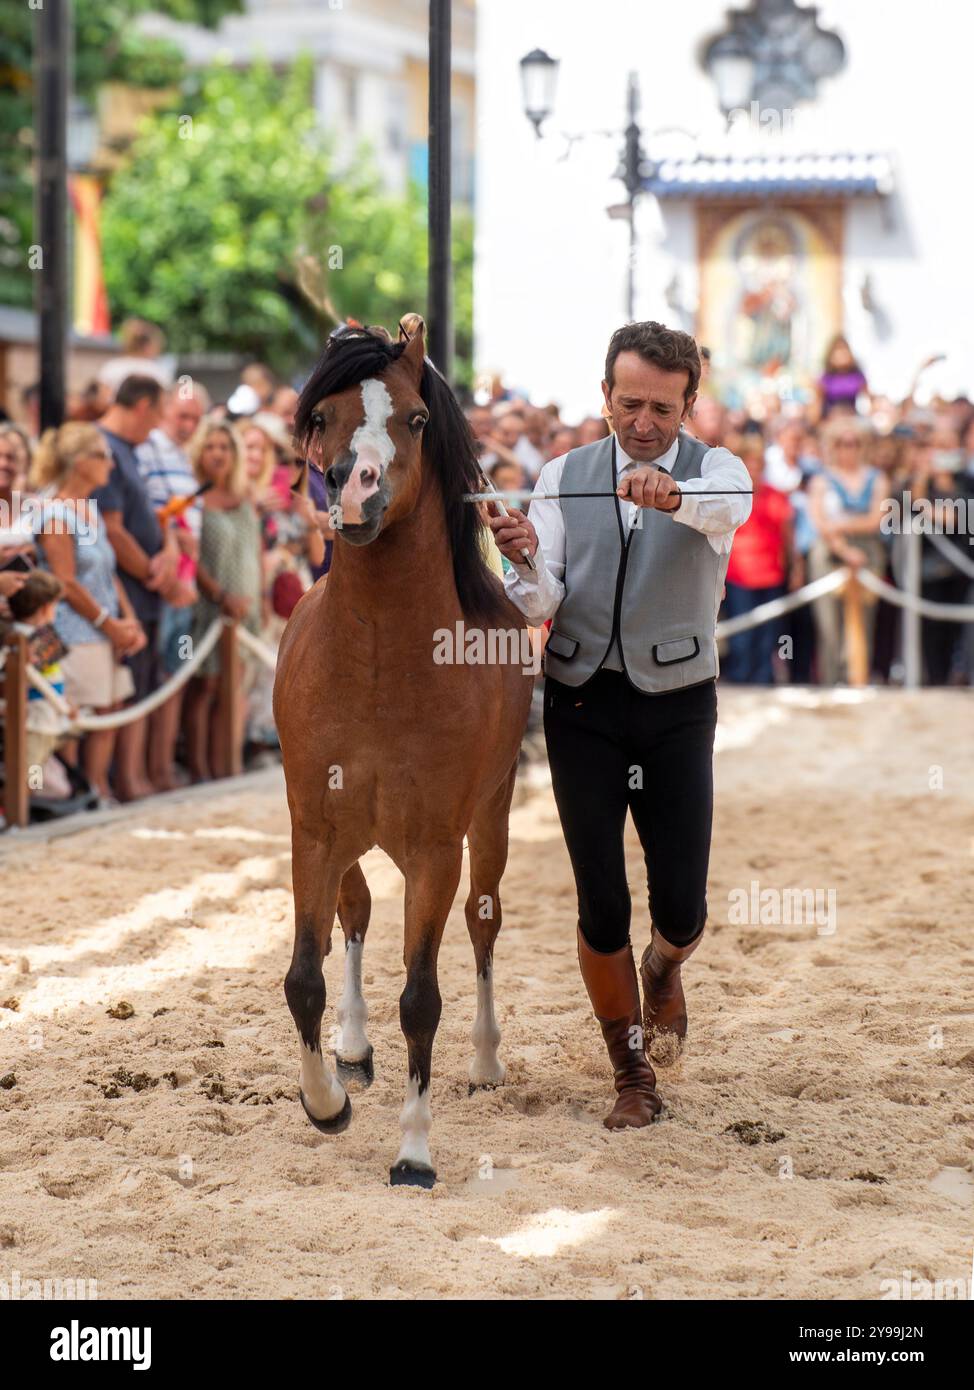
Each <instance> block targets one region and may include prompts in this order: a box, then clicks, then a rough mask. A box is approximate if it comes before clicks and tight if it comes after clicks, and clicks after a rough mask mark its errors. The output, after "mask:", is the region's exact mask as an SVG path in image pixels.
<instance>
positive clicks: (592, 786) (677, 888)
mask: <svg viewBox="0 0 974 1390" xmlns="http://www.w3.org/2000/svg"><path fill="white" fill-rule="evenodd" d="M716 723H717V689H716V683H715V682H714V681H705V682H703V683H702V684H700V685H694V686H689V687H687V688H686V689H683V690H673V691H667V692H665V693H663V694H661V695H644V694H643V693H642V692H641V691H639V690H636V689H634V687H633V686H631V685H630V684H629V681H628V680H627V679H626V677H625V676H624V675H623V674H622V673H621V672H617V671H598V672H596V674H595V675H594V676H593V677H592V678H591V680H589V681H586V683H585V684H584V685H583V686H578V687H573V686H568V685H563V684H561V682H560V681H556V680H553V679H552V678H551V677H550V676H549V677H548V679H547V681H546V683H545V701H544V726H545V738H546V740H547V744H548V762H549V764H550V766H551V779H552V786H553V790H554V794H555V802H556V804H557V806H558V814H559V816H560V818H561V825H562V830H563V831H564V834H565V842H566V844H567V846H568V853H569V856H570V858H571V861H572V869H573V871H574V874H575V886H576V888H577V890H578V922H579V926H580V927H581V929H582V934H583V936H584V937H585V939H586V941H587V942H588V944H589V945H590V946H591V947H593V949H595V950H597V951H617V950H619V948H620V947H622V946H624V945H625V944H626V942H627V941H628V940H629V923H630V917H631V913H632V901H631V898H630V895H629V885H628V883H627V880H626V860H625V850H624V846H623V832H624V829H625V823H626V812H627V811H631V812H632V818H633V822H634V824H635V826H636V831H637V833H638V835H639V839H640V843H641V844H642V848H643V854H644V856H645V860H646V874H647V880H648V887H649V912H650V917H651V919H652V921H653V923H654V925H655V926H656V928H657V930H658V931H659V932H660V933H661V934H662V935H663V936H664V937H665V938H666V940H667V941H669V942H671V943H672V944H673V945H674V946H685V945H687V944H688V943H689V942H691V941H692V940H693V939H694V938H695V937H696V936H697V935H699V933H700V932H701V931H702V930H703V927H704V923H705V922H706V919H707V867H708V864H709V860H710V832H711V823H712V819H713V746H714V729H715V727H716Z"/></svg>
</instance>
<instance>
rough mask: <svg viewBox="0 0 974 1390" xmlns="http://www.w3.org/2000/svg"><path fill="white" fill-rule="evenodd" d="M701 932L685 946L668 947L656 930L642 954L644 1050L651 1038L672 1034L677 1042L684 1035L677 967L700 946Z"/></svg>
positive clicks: (683, 1006)
mask: <svg viewBox="0 0 974 1390" xmlns="http://www.w3.org/2000/svg"><path fill="white" fill-rule="evenodd" d="M702 936H703V932H701V933H700V935H699V936H697V937H695V938H694V940H693V941H691V942H690V945H689V946H671V945H670V943H669V942H668V941H667V940H666V937H665V936H660V934H659V932H658V931H657V930H656V928H655V927H654V928H653V934H652V936H651V937H650V941H649V945H648V946H647V947H646V949H645V951H644V952H643V958H642V960H641V962H640V965H639V974H640V976H641V977H642V982H643V1028H644V1029H645V1031H646V1045H647V1047H648V1046H649V1044H650V1043H651V1042H652V1040H653V1038H657V1037H662V1036H663V1035H664V1034H667V1033H669V1034H672V1035H673V1036H675V1037H676V1038H678V1039H679V1040H680V1042H681V1043H682V1041H683V1039H684V1038H685V1037H686V1035H687V1001H686V999H685V997H684V994H683V982H682V980H681V979H680V966H681V965H682V963H683V962H684V961H685V960H686V959H687V957H688V956H692V955H693V953H694V951H695V950H696V949H697V947H698V946H699V945H700V940H701V938H702Z"/></svg>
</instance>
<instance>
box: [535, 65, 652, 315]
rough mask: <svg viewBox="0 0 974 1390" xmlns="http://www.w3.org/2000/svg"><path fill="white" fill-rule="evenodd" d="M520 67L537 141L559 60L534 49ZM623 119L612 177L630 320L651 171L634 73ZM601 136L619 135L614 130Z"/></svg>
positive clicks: (551, 99) (548, 112)
mask: <svg viewBox="0 0 974 1390" xmlns="http://www.w3.org/2000/svg"><path fill="white" fill-rule="evenodd" d="M520 66H521V97H522V104H523V107H524V114H525V116H526V117H527V118H528V120H529V121H530V122H531V124H532V125H533V126H534V131H535V134H536V135H537V136H538V137H539V138H540V137H541V134H542V131H541V126H542V124H543V123H544V122H545V121H546V120H547V119H548V117H549V116H550V115H551V113H552V110H553V108H554V104H555V88H556V86H557V81H558V67H559V63H558V59H557V58H552V57H550V55H549V54H547V53H545V51H544V49H541V48H535V49H534V50H532V52H530V53H528V54H526V55H525V56H524V57H523V58H522V59H521V65H520ZM626 116H627V121H626V127H625V130H624V131H623V146H622V154H621V158H620V161H619V165H618V167H617V169H616V172H615V177H616V178H617V179H620V180H621V181H622V183H623V185H624V187H625V190H626V203H625V205H624V206H623V208H622V209H621V210H620V213H619V214H618V215H624V216H626V217H628V219H629V258H628V267H627V272H626V316H627V317H628V318H629V319H632V318H633V316H634V314H635V298H636V204H637V202H638V200H639V197H640V194H641V193H642V192H643V186H644V183H645V180H646V179H647V178H648V177H650V176H651V175H652V172H653V168H654V166H653V165H652V163H651V162H650V160H649V159H648V158H647V155H646V152H645V150H644V149H643V140H642V129H641V127H640V124H639V80H638V78H637V76H636V74H635V73H634V72H631V73H630V74H629V79H628V83H627V86H626ZM600 133H601V134H610V133H611V134H618V132H617V131H616V132H600Z"/></svg>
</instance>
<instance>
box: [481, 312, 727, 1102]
mask: <svg viewBox="0 0 974 1390" xmlns="http://www.w3.org/2000/svg"><path fill="white" fill-rule="evenodd" d="M699 378H700V358H699V356H698V354H697V349H696V345H695V344H694V341H693V339H692V338H691V337H689V336H688V335H687V334H686V333H681V332H678V331H676V330H673V329H668V328H664V327H663V326H662V325H661V324H658V323H651V322H650V323H630V324H627V325H626V326H625V327H624V328H620V329H619V330H618V331H617V332H616V333H615V334H613V337H612V340H611V342H610V343H609V351H608V355H607V357H606V364H605V379H604V380H603V382H602V392H603V395H604V397H605V402H606V409H607V413H608V414H609V416H610V418H611V421H612V424H613V427H614V434H612V435H610V436H609V437H608V438H607V439H603V440H598V441H596V442H595V443H592V444H588V445H585V446H583V447H580V448H577V449H572V450H571V451H570V452H569V453H568V454H567V455H565V456H564V457H562V458H559V459H552V460H551V461H550V462H549V463H546V464H545V466H544V468H542V470H541V475H540V477H539V479H538V483H537V486H536V489H535V491H536V492H539V493H550V492H554V493H558V494H560V495H559V497H558V499H557V500H553V501H535V502H532V504H531V517H530V519H529V518H528V517H527V516H526V515H525V514H524V513H523V512H520V511H513V510H512V511H511V512H510V514H509V515H508V516H507V517H492V518H491V522H490V525H491V529H492V531H493V532H494V538H495V541H496V543H497V546H498V548H499V549H500V551H501V553H502V554H503V555H505V556H506V557H507V559H508V560H510V562H511V569H510V571H509V572H508V574H507V576H506V578H505V585H506V588H507V593H508V595H509V597H510V598H511V599H512V600H513V602H514V603H516V604H517V606H518V607H519V608H520V609H521V611H522V612H523V613H524V614H525V616H526V617H527V618H528V621H529V622H531V623H535V624H540V623H542V622H544V621H545V619H547V618H549V617H553V622H552V629H551V633H550V636H549V639H548V645H547V649H546V652H545V673H546V676H547V680H546V685H545V716H544V717H545V737H546V741H547V745H548V758H549V762H550V765H551V775H552V785H553V789H554V794H555V801H556V803H557V806H558V814H559V816H560V819H561V824H562V829H563V831H564V834H565V840H566V844H567V846H568V853H569V856H570V857H571V861H572V868H573V871H574V874H575V884H576V888H577V891H578V932H577V937H578V957H579V965H580V967H581V972H582V979H583V980H584V982H585V987H586V989H587V991H588V995H589V998H590V1000H591V1002H592V1007H593V1010H594V1012H595V1016H596V1018H597V1020H598V1021H599V1024H600V1025H601V1028H602V1034H603V1037H604V1039H605V1043H606V1046H607V1048H608V1052H609V1059H610V1061H611V1063H612V1067H613V1070H614V1081H615V1088H616V1092H617V1098H616V1102H615V1105H614V1107H613V1109H612V1111H611V1113H610V1114H609V1115H607V1116H606V1118H605V1120H604V1122H603V1123H604V1124H605V1125H606V1127H607V1128H609V1129H620V1128H623V1127H625V1126H635V1127H640V1126H643V1125H648V1124H650V1123H651V1122H652V1121H653V1120H654V1119H655V1117H656V1115H657V1114H658V1113H659V1110H660V1108H661V1105H662V1102H661V1100H660V1097H659V1095H658V1094H657V1091H656V1076H655V1074H654V1072H653V1069H652V1067H651V1066H650V1064H649V1060H648V1057H647V1055H646V1047H647V1046H648V1043H649V1041H650V1038H651V1037H652V1036H654V1035H655V1034H662V1035H674V1036H675V1037H676V1038H677V1039H679V1040H682V1038H683V1037H684V1036H685V1034H686V1004H685V1001H684V997H683V989H682V985H681V982H680V966H681V963H682V962H683V961H684V960H686V958H687V957H688V956H689V955H690V954H691V952H692V951H694V950H695V949H696V947H697V945H698V944H699V941H700V937H701V934H702V932H703V928H704V923H705V921H706V915H707V899H706V886H707V866H708V860H709V854H710V832H711V818H712V811H713V767H712V758H713V738H714V728H715V725H716V719H717V696H716V688H715V678H716V676H717V647H716V641H715V638H714V628H715V624H716V617H717V606H718V604H719V602H720V595H721V589H722V587H723V580H724V573H725V571H726V568H727V557H728V554H729V552H730V546H731V540H732V538H733V535H734V531H735V530H736V528H737V527H738V526H740V525H741V524H742V522H744V521H746V520H747V517H748V514H749V512H750V498H749V497H748V496H741V495H740V494H742V493H747V492H749V490H750V478H749V477H748V474H747V471H746V470H745V468H744V466H743V464H742V463H741V461H740V459H737V458H735V457H734V456H733V455H732V454H731V453H729V452H728V451H727V450H726V449H719V448H710V447H708V445H706V444H704V443H701V442H700V441H699V440H696V439H694V438H692V436H690V435H689V434H687V433H686V432H685V431H684V429H683V428H682V426H683V425H684V424H685V422H686V420H687V417H688V416H689V414H690V411H691V410H692V408H693V403H694V400H695V397H696V389H697V383H698V381H699ZM714 489H720V490H722V491H726V492H729V493H730V494H732V495H721V496H713V495H711V496H697V495H696V494H697V493H700V492H703V491H707V492H712V491H713V490H714ZM587 492H601V493H606V494H608V496H607V497H606V498H605V499H601V498H583V497H580V496H578V494H580V493H587ZM617 499H618V500H617ZM525 549H526V550H527V551H528V553H529V554H530V555H532V556H533V557H534V563H535V570H534V571H533V572H532V570H531V569H530V568H529V567H528V566H527V565H526V564H525V563H524V560H523V557H522V551H524V550H525ZM627 810H631V812H632V815H633V820H634V822H635V825H636V830H637V832H638V834H639V838H640V841H641V843H642V847H643V851H644V854H645V860H646V867H647V873H648V879H649V908H650V916H651V920H652V937H651V940H650V944H649V945H648V947H647V948H646V951H645V952H644V954H643V957H642V962H641V974H642V981H643V989H644V1001H643V1009H642V1017H641V1016H640V999H639V984H638V981H637V978H636V968H635V963H634V960H633V954H632V947H631V945H630V940H629V923H630V916H631V910H632V903H631V899H630V896H629V888H628V885H627V881H626V861H625V851H624V845H623V832H624V828H625V819H626V811H627Z"/></svg>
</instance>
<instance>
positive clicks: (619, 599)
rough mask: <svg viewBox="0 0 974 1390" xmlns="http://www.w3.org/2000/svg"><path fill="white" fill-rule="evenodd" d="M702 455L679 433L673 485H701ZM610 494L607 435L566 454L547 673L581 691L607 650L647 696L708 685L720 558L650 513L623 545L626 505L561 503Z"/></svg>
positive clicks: (611, 442)
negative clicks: (557, 600) (561, 548)
mask: <svg viewBox="0 0 974 1390" xmlns="http://www.w3.org/2000/svg"><path fill="white" fill-rule="evenodd" d="M707 450H708V446H707V445H706V444H701V443H700V442H699V440H696V439H692V438H691V437H690V436H689V435H687V434H683V433H682V432H681V434H680V444H679V448H678V450H677V455H676V463H675V464H674V465H673V469H672V476H673V477H674V478H675V479H676V480H677V482H679V481H681V480H682V479H684V478H699V477H700V466H701V464H702V462H703V458H704V455H705V454H706V453H707ZM616 486H617V482H616V464H615V437H614V436H610V437H609V438H608V439H600V440H599V441H598V442H597V443H595V444H586V445H583V447H582V448H580V449H572V450H571V451H570V453H569V454H568V456H567V458H566V460H565V468H564V472H563V473H562V476H561V488H560V491H561V498H560V505H561V511H562V515H563V517H564V518H565V578H564V584H565V597H564V598H563V599H562V602H561V605H560V607H559V608H558V611H557V613H556V614H555V616H554V619H553V620H552V624H551V633H550V635H549V637H548V644H547V646H546V648H545V671H546V673H547V674H548V675H550V676H553V677H554V679H555V680H558V681H563V682H564V683H565V684H566V685H581V684H582V683H583V681H586V680H588V678H589V676H591V675H593V674H594V673H595V672H596V671H597V670H598V669H599V667H600V666H602V665H603V663H605V662H606V658H607V657H609V653H610V649H611V650H612V653H613V655H612V657H610V659H609V662H608V663H607V664H608V665H610V666H616V667H618V666H619V665H620V664H621V666H622V669H623V670H624V671H625V672H626V675H627V676H628V677H629V680H630V681H631V682H632V683H633V685H635V686H637V687H638V688H639V689H640V690H643V691H645V692H646V693H647V694H658V693H660V692H662V691H665V690H677V689H679V688H680V687H682V686H685V685H697V684H699V683H700V682H701V681H706V680H711V679H713V678H714V677H715V676H716V675H717V643H716V639H715V637H714V628H715V626H716V622H717V609H718V608H719V606H720V598H721V592H722V589H723V584H724V575H725V574H726V573H727V558H728V557H727V556H726V555H723V556H721V555H718V554H717V553H716V551H715V550H714V549H713V547H712V546H711V544H710V542H709V540H708V539H707V537H706V536H705V535H703V533H702V532H700V531H695V530H694V529H693V528H692V527H690V526H684V525H682V524H681V523H680V522H678V521H675V520H674V519H673V518H672V517H670V516H664V515H663V514H662V513H661V512H657V511H655V510H653V509H652V508H645V509H641V510H640V512H639V520H640V523H641V524H640V525H639V526H637V527H633V529H632V530H631V531H630V532H629V540H628V545H627V541H626V534H625V526H626V523H625V520H624V517H625V516H626V515H627V514H628V511H629V507H628V503H620V502H619V500H618V499H617V498H614V497H612V498H604V499H603V498H597V499H596V498H578V499H574V500H573V499H572V498H571V497H569V496H566V494H568V493H572V492H613V493H614V491H615V488H616ZM614 639H617V642H618V645H617V643H616V641H615V640H614ZM616 654H618V656H619V657H620V658H621V661H619V660H616V659H614V658H615V657H616Z"/></svg>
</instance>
